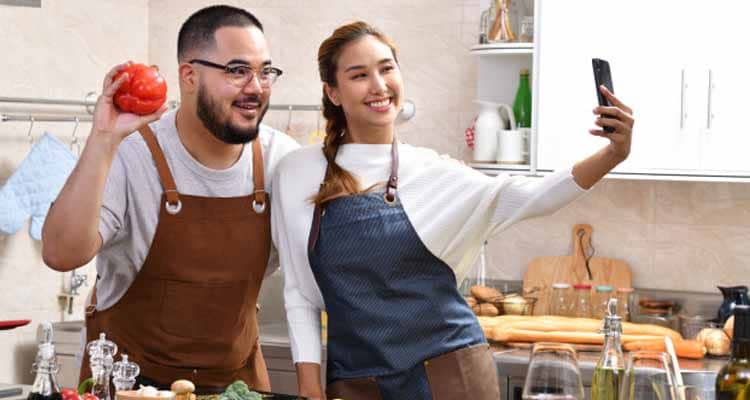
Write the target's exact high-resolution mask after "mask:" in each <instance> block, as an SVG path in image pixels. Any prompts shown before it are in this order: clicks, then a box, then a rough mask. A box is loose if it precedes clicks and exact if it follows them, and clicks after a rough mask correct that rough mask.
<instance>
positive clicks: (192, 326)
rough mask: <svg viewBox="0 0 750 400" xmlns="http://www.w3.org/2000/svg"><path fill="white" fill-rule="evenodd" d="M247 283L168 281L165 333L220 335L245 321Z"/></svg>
mask: <svg viewBox="0 0 750 400" xmlns="http://www.w3.org/2000/svg"><path fill="white" fill-rule="evenodd" d="M246 290H247V282H244V281H240V282H232V283H193V282H179V281H165V288H164V299H163V302H162V307H161V323H162V328H163V329H164V331H165V332H167V333H169V334H171V335H174V336H179V337H184V338H190V339H208V338H221V337H224V336H226V335H227V334H231V332H235V331H236V330H237V326H238V324H239V323H240V322H241V321H244V320H245V315H244V313H243V312H242V311H243V310H244V304H245V300H246V299H245V293H246Z"/></svg>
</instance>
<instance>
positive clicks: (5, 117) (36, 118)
mask: <svg viewBox="0 0 750 400" xmlns="http://www.w3.org/2000/svg"><path fill="white" fill-rule="evenodd" d="M0 121H2V122H9V121H26V122H31V121H33V122H91V121H92V118H91V117H67V116H66V117H63V116H57V115H29V114H22V115H19V114H0Z"/></svg>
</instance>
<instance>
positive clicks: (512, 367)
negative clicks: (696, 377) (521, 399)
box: [492, 349, 729, 385]
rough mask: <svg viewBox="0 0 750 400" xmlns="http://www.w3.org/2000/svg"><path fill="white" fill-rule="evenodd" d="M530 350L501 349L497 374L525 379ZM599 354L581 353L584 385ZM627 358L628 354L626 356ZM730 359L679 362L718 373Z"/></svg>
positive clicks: (690, 368)
mask: <svg viewBox="0 0 750 400" xmlns="http://www.w3.org/2000/svg"><path fill="white" fill-rule="evenodd" d="M530 354H531V351H530V350H521V349H501V350H499V351H496V352H495V353H494V354H493V356H492V357H493V358H494V359H495V365H496V366H497V372H498V374H500V375H501V376H518V377H525V376H526V371H527V370H528V367H529V356H530ZM599 355H600V353H599V352H579V353H578V369H579V370H580V371H581V378H582V379H583V384H584V385H591V376H592V375H593V373H594V367H595V366H596V362H597V361H598V360H599ZM625 357H626V358H627V353H626V355H625ZM727 361H729V358H727V357H724V358H709V357H706V358H703V359H702V360H690V359H685V358H681V359H680V360H679V363H680V368H681V369H682V370H683V371H713V372H717V371H719V369H721V367H723V366H724V364H726V363H727Z"/></svg>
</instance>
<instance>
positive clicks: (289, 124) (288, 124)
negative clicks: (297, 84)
mask: <svg viewBox="0 0 750 400" xmlns="http://www.w3.org/2000/svg"><path fill="white" fill-rule="evenodd" d="M292 110H294V107H293V106H292V105H291V104H290V105H289V117H288V118H287V120H286V133H287V134H289V132H291V131H292Z"/></svg>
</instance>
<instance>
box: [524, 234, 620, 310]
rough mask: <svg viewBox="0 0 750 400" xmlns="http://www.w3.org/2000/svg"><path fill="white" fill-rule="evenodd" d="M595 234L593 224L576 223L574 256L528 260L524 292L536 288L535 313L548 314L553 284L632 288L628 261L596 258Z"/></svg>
mask: <svg viewBox="0 0 750 400" xmlns="http://www.w3.org/2000/svg"><path fill="white" fill-rule="evenodd" d="M592 233H593V228H592V227H591V225H588V224H577V225H575V226H573V254H572V255H570V256H546V257H539V258H536V259H534V260H532V261H531V262H530V263H529V265H528V267H527V269H526V273H525V274H524V277H523V290H524V293H531V292H532V291H534V290H536V294H535V295H534V296H536V297H537V298H538V300H537V303H536V307H534V315H545V314H548V305H547V302H548V301H547V300H548V299H547V296H548V293H549V292H550V290H552V289H551V288H552V284H554V283H568V284H570V285H571V286H572V285H575V284H578V283H585V284H590V285H591V286H592V287H594V286H597V285H610V286H612V287H613V288H614V289H615V290H616V289H617V288H623V287H627V288H629V287H632V274H631V272H630V266H629V265H628V264H627V263H626V262H625V261H622V260H617V259H612V258H603V257H593V252H594V248H593V247H592V245H591V236H592ZM592 294H593V291H592ZM571 296H572V291H571ZM592 297H593V296H592ZM592 303H593V299H592ZM594 306H596V305H594Z"/></svg>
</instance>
